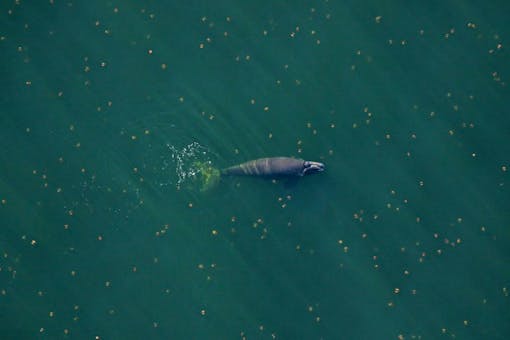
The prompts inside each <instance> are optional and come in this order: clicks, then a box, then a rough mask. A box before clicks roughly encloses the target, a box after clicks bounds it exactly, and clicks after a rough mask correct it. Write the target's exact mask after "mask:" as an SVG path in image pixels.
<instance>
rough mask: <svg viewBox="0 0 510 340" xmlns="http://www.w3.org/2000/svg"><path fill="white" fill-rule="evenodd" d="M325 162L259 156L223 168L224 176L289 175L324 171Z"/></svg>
mask: <svg viewBox="0 0 510 340" xmlns="http://www.w3.org/2000/svg"><path fill="white" fill-rule="evenodd" d="M324 168H325V167H324V164H323V163H320V162H314V161H305V160H304V159H298V158H291V157H269V158H259V159H254V160H252V161H248V162H245V163H242V164H239V165H234V166H231V167H228V168H226V169H223V170H221V174H222V175H224V176H262V177H287V176H304V175H309V174H312V173H316V172H321V171H324Z"/></svg>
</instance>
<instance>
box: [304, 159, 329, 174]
mask: <svg viewBox="0 0 510 340" xmlns="http://www.w3.org/2000/svg"><path fill="white" fill-rule="evenodd" d="M322 171H324V164H323V163H319V162H313V161H305V162H304V163H303V170H302V171H301V176H304V175H310V174H314V173H316V172H322Z"/></svg>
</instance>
